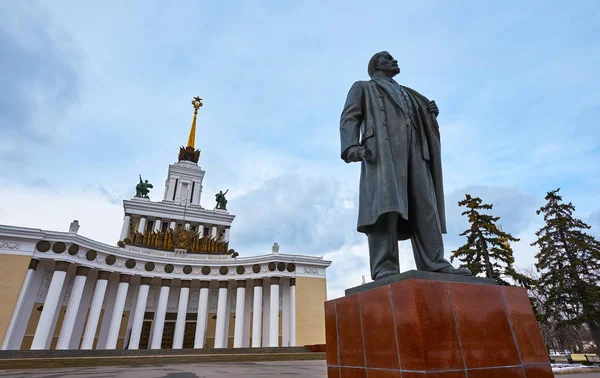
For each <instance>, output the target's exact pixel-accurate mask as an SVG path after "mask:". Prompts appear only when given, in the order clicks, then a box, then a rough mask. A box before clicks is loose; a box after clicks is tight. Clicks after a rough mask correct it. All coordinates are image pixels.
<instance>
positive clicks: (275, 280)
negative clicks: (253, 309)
mask: <svg viewBox="0 0 600 378" xmlns="http://www.w3.org/2000/svg"><path fill="white" fill-rule="evenodd" d="M279 281H281V277H271V278H269V282H270V284H271V285H279Z"/></svg>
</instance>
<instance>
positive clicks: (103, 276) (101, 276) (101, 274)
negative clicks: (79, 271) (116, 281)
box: [98, 270, 110, 280]
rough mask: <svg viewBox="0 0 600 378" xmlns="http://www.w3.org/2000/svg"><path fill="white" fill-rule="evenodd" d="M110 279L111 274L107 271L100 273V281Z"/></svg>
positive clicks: (100, 271)
mask: <svg viewBox="0 0 600 378" xmlns="http://www.w3.org/2000/svg"><path fill="white" fill-rule="evenodd" d="M108 277H110V272H108V271H106V270H99V271H98V279H99V280H108Z"/></svg>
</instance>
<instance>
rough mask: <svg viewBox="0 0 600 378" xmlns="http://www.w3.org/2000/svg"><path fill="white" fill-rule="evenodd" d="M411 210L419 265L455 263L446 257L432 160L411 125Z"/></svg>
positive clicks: (429, 267) (434, 266) (430, 267)
mask: <svg viewBox="0 0 600 378" xmlns="http://www.w3.org/2000/svg"><path fill="white" fill-rule="evenodd" d="M407 131H408V134H409V135H408V140H409V146H410V155H409V159H408V209H409V211H408V214H409V220H410V223H411V227H412V236H411V239H410V241H411V244H412V249H413V254H414V257H415V264H416V266H417V269H419V270H425V271H428V272H435V271H437V270H440V269H442V268H445V267H448V266H451V264H450V262H448V261H447V260H446V259H444V242H443V239H442V228H441V225H440V217H439V214H438V208H437V201H436V197H435V189H434V185H433V179H432V178H431V171H430V168H429V162H428V161H427V160H425V159H423V154H422V147H421V145H420V144H421V140H420V137H419V135H420V133H419V132H418V130H415V129H414V128H413V127H409V128H408V130H407Z"/></svg>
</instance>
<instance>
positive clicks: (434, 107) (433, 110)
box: [427, 101, 440, 117]
mask: <svg viewBox="0 0 600 378" xmlns="http://www.w3.org/2000/svg"><path fill="white" fill-rule="evenodd" d="M427 110H429V113H433V115H435V116H436V117H437V116H438V115H439V114H440V110H439V109H438V107H437V104H436V103H435V101H429V106H428V107H427Z"/></svg>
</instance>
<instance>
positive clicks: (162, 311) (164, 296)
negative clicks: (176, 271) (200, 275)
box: [150, 279, 171, 349]
mask: <svg viewBox="0 0 600 378" xmlns="http://www.w3.org/2000/svg"><path fill="white" fill-rule="evenodd" d="M170 291H171V280H166V279H162V280H160V295H159V296H158V305H157V306H156V315H155V317H154V333H153V334H152V344H151V345H150V349H160V346H161V344H162V337H163V330H164V328H165V315H166V314H167V304H168V302H169V292H170Z"/></svg>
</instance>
